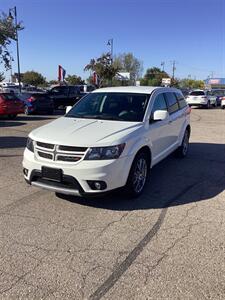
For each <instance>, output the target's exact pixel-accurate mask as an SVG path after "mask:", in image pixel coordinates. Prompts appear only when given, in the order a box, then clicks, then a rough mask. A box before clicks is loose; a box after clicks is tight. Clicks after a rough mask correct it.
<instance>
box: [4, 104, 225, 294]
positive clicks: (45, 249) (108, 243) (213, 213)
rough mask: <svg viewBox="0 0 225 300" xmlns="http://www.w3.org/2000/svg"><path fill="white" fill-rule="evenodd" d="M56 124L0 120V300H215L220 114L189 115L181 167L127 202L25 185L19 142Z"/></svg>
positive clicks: (222, 164)
mask: <svg viewBox="0 0 225 300" xmlns="http://www.w3.org/2000/svg"><path fill="white" fill-rule="evenodd" d="M56 117H59V115H55V116H50V117H48V116H47V117H46V116H21V117H18V118H17V119H16V120H13V121H12V120H6V119H0V169H1V173H0V228H1V230H0V272H1V275H0V295H1V296H0V298H2V299H18V298H21V299H42V298H43V299H100V298H102V299H128V298H131V299H224V298H225V289H224V288H225V284H224V282H225V274H224V267H225V251H224V250H225V241H224V232H225V215H224V214H225V191H224V188H225V112H224V111H223V110H221V109H210V110H206V109H192V113H191V125H192V135H191V146H190V152H189V156H188V158H186V159H184V160H179V159H177V158H174V156H173V155H172V156H170V157H169V158H167V159H166V160H164V161H163V162H161V163H160V164H159V165H157V166H155V167H154V168H153V169H152V174H151V179H150V182H149V184H148V186H147V188H146V190H145V192H144V194H143V195H142V196H141V197H140V198H139V199H136V200H128V199H126V198H124V196H123V195H122V194H121V193H119V192H117V193H113V194H112V195H110V196H105V197H103V198H92V199H81V198H74V197H69V196H65V197H63V198H62V197H56V196H55V194H54V193H51V192H48V191H44V190H39V189H36V188H34V187H30V186H28V185H27V184H26V183H25V182H24V179H23V176H22V165H21V162H22V154H23V148H24V146H25V144H26V137H27V135H28V133H29V132H30V131H31V130H32V129H34V128H36V127H38V126H40V125H42V124H46V123H48V122H49V121H51V119H54V118H56Z"/></svg>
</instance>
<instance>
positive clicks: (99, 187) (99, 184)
mask: <svg viewBox="0 0 225 300" xmlns="http://www.w3.org/2000/svg"><path fill="white" fill-rule="evenodd" d="M94 185H95V188H96V190H100V189H101V183H99V182H95V183H94Z"/></svg>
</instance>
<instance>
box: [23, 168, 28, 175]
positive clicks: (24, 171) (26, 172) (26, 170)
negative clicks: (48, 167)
mask: <svg viewBox="0 0 225 300" xmlns="http://www.w3.org/2000/svg"><path fill="white" fill-rule="evenodd" d="M23 174H24V175H25V176H27V175H28V169H26V168H23Z"/></svg>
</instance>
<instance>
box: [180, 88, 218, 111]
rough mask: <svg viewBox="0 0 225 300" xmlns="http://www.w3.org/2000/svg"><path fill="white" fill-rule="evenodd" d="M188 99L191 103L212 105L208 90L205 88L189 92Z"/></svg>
mask: <svg viewBox="0 0 225 300" xmlns="http://www.w3.org/2000/svg"><path fill="white" fill-rule="evenodd" d="M186 101H187V103H188V104H189V105H196V106H204V107H205V108H210V107H211V102H210V98H209V96H208V94H207V92H206V91H204V90H194V91H192V92H190V93H189V95H187V97H186ZM215 102H216V100H214V103H212V104H213V105H215Z"/></svg>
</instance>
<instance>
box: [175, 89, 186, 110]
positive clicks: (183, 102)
mask: <svg viewBox="0 0 225 300" xmlns="http://www.w3.org/2000/svg"><path fill="white" fill-rule="evenodd" d="M176 96H177V100H178V103H179V107H180V109H182V108H184V107H185V106H187V102H186V100H185V99H184V97H183V95H181V94H179V93H176Z"/></svg>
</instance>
